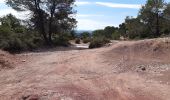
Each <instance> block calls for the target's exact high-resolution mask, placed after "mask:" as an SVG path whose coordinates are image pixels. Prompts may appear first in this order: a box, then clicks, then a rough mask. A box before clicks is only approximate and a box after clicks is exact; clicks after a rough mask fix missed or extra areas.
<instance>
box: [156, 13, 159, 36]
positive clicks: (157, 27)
mask: <svg viewBox="0 0 170 100" xmlns="http://www.w3.org/2000/svg"><path fill="white" fill-rule="evenodd" d="M156 36H157V37H158V36H160V30H159V14H158V13H157V14H156Z"/></svg>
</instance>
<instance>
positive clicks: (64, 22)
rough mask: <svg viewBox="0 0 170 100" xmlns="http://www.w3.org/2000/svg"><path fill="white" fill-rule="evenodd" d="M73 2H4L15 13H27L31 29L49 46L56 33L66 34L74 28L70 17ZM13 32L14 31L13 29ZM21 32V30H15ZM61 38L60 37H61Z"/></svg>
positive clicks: (50, 0)
mask: <svg viewBox="0 0 170 100" xmlns="http://www.w3.org/2000/svg"><path fill="white" fill-rule="evenodd" d="M74 2H75V0H46V1H44V0H6V3H7V5H9V6H11V7H12V8H13V9H15V10H17V11H29V12H31V16H30V18H29V21H30V22H31V24H32V25H31V26H32V29H34V30H36V31H37V32H39V34H41V35H42V36H43V39H44V41H45V42H46V44H49V45H51V43H53V38H55V34H57V33H68V32H71V31H72V29H74V28H75V27H76V23H77V21H76V20H75V18H73V17H72V15H73V14H75V13H76V11H74V9H73V7H74ZM14 30H15V29H14ZM16 31H17V32H18V31H19V32H22V29H20V28H19V29H18V28H17V30H16ZM61 38H62V37H61Z"/></svg>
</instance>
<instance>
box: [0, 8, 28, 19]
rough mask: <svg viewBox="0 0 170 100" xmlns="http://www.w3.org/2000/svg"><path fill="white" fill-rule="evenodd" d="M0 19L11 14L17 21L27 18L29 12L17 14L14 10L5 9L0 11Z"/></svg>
mask: <svg viewBox="0 0 170 100" xmlns="http://www.w3.org/2000/svg"><path fill="white" fill-rule="evenodd" d="M0 12H1V13H0V17H2V16H5V15H7V14H10V13H11V14H13V15H14V16H16V17H17V18H19V19H26V18H28V17H29V12H28V11H27V12H17V11H15V10H13V9H12V8H5V9H0Z"/></svg>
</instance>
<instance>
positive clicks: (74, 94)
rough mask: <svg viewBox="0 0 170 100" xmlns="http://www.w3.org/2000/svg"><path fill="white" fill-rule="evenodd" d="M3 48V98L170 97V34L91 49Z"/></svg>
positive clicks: (0, 88)
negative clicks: (10, 50)
mask: <svg viewBox="0 0 170 100" xmlns="http://www.w3.org/2000/svg"><path fill="white" fill-rule="evenodd" d="M2 52H3V51H1V52H0V57H1V60H0V66H1V67H0V69H1V71H0V100H169V98H170V39H168V38H162V39H151V40H141V41H116V42H115V41H113V42H112V43H111V44H110V45H108V46H106V47H103V48H99V49H92V50H89V49H85V50H74V49H68V48H57V49H55V50H50V51H42V52H30V53H22V54H17V55H10V54H8V53H6V52H3V53H2ZM1 62H3V63H1ZM4 63H8V64H4ZM8 66H10V67H8ZM6 67H7V69H6Z"/></svg>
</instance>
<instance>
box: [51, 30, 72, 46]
mask: <svg viewBox="0 0 170 100" xmlns="http://www.w3.org/2000/svg"><path fill="white" fill-rule="evenodd" d="M69 38H70V37H69V35H68V34H67V33H65V34H59V35H55V36H53V43H54V45H55V46H66V47H67V46H69V45H70V43H69V42H68V41H69Z"/></svg>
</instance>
